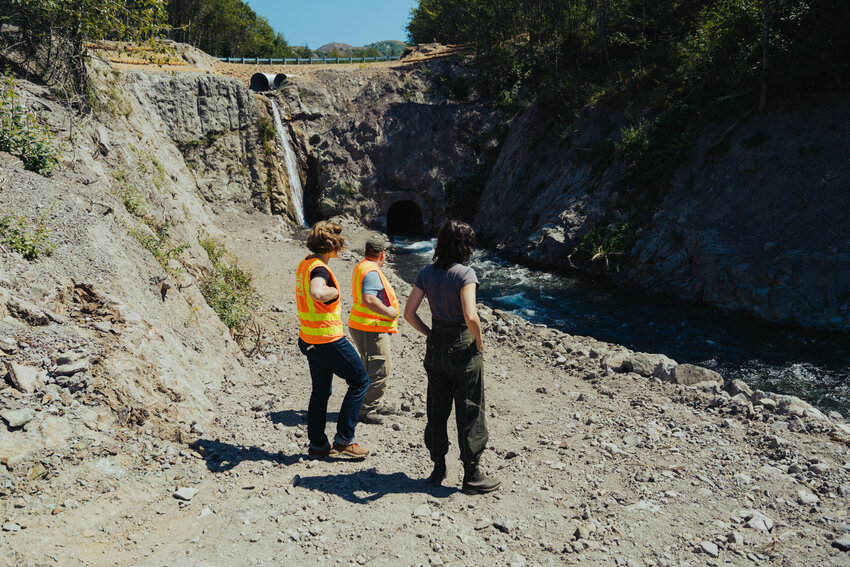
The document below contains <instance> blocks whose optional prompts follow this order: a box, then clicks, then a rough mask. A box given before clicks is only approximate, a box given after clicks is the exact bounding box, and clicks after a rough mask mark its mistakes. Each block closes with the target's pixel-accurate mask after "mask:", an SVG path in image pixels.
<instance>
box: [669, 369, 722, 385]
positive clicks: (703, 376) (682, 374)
mask: <svg viewBox="0 0 850 567" xmlns="http://www.w3.org/2000/svg"><path fill="white" fill-rule="evenodd" d="M670 380H671V381H672V382H674V383H676V384H681V385H683V386H692V385H694V384H699V383H700V382H719V383H721V384H722V383H723V377H722V376H721V375H720V374H718V373H717V372H715V371H714V370H709V369H708V368H703V367H702V366H696V365H693V364H680V365H678V366H677V367H676V368H674V369H673V372H672V374H671V377H670Z"/></svg>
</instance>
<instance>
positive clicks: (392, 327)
mask: <svg viewBox="0 0 850 567" xmlns="http://www.w3.org/2000/svg"><path fill="white" fill-rule="evenodd" d="M369 272H378V276H379V277H380V278H381V284H383V286H384V291H386V292H387V299H388V300H389V302H390V305H391V306H392V307H395V309H396V311H398V299H397V298H396V296H395V291H393V288H392V286H391V285H390V282H388V281H387V278H386V277H385V276H384V273H383V272H382V271H381V268H379V267H378V264H376V263H375V262H373V261H371V260H363V261H362V262H360V263H359V264H357V266H355V268H354V273H352V274H351V293H352V295H353V296H354V305H353V306H352V308H351V314H350V315H349V316H348V326H349V327H351V328H352V329H357V330H359V331H368V332H372V333H398V317H396V318H395V319H388V318H386V317H384V316H383V315H378V314H377V313H375V312H374V311H372V310H371V309H369V308H368V307H366V306H365V305H364V304H363V277H364V276H365V275H366V274H368V273H369Z"/></svg>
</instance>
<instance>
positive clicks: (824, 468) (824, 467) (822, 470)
mask: <svg viewBox="0 0 850 567" xmlns="http://www.w3.org/2000/svg"><path fill="white" fill-rule="evenodd" d="M830 468H831V467H830V466H829V465H828V464H826V463H815V464H813V465H812V466H810V467H809V470H810V471H812V472H813V473H815V474H816V475H818V476H826V475H828V474H829V471H830Z"/></svg>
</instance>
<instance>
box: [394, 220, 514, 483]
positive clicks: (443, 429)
mask: <svg viewBox="0 0 850 567" xmlns="http://www.w3.org/2000/svg"><path fill="white" fill-rule="evenodd" d="M474 242H475V232H474V231H473V230H472V227H470V226H469V225H468V224H466V223H464V222H461V221H456V220H450V221H447V222H446V223H445V224H443V226H441V227H440V231H439V233H438V234H437V246H436V249H435V250H434V263H433V264H431V265H429V266H426V267H425V268H423V269H422V271H421V272H419V276H418V277H417V278H416V283H415V285H414V286H413V290H412V291H411V292H410V297H408V298H407V304H406V305H405V306H404V318H405V320H407V322H408V323H410V325H411V326H412V327H413V328H414V329H416V330H417V331H419V332H420V333H422V334H423V335H425V336H427V337H428V339H427V341H426V350H425V361H424V363H425V372H426V374H427V375H428V423H427V425H426V426H425V446H426V447H428V451H429V453H430V454H431V460H432V461H433V462H434V470H433V471H432V472H431V476H429V477H428V482H429V483H430V484H431V485H432V486H439V485H440V484H441V483H442V482H443V479H445V478H446V454H447V453H448V451H449V435H448V427H447V425H448V420H449V416H450V415H451V413H452V404H454V406H455V417H456V419H457V436H458V445H459V446H460V459H461V461H462V462H463V490H464V491H466V492H470V493H484V492H492V491H493V490H496V489H497V488H499V486H500V485H501V484H502V483H501V481H499V480H497V479H494V478H489V477H486V476H484V475H483V474H481V471H480V470H479V467H478V465H479V462H480V459H481V453H483V452H484V447H486V446H487V439H488V435H487V423H486V420H485V405H484V362H483V357H482V351H483V350H484V342H483V339H482V337H481V320H480V319H479V317H478V309H477V307H476V303H475V295H476V291H477V289H478V278H477V277H476V275H475V270H473V269H472V268H470V267H469V266H465V265H464V262H466V261H468V260H469V258H470V257H471V256H472V244H473V243H474ZM425 297H427V298H428V305H429V306H430V308H431V327H430V328H429V327H428V325H426V324H425V322H424V321H423V320H422V319H421V318H420V317H419V315H418V314H417V312H416V311H417V310H418V309H419V306H420V305H421V303H422V300H423V299H424V298H425Z"/></svg>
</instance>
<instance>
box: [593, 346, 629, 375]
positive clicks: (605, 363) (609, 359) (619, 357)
mask: <svg viewBox="0 0 850 567" xmlns="http://www.w3.org/2000/svg"><path fill="white" fill-rule="evenodd" d="M628 357H629V353H628V352H623V351H616V352H612V353H610V354H606V355H605V356H603V357H602V361H601V362H600V365H601V366H602V369H603V370H612V371H614V372H623V371H624V368H623V364H624V363H625V361H626V359H627V358H628Z"/></svg>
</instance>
